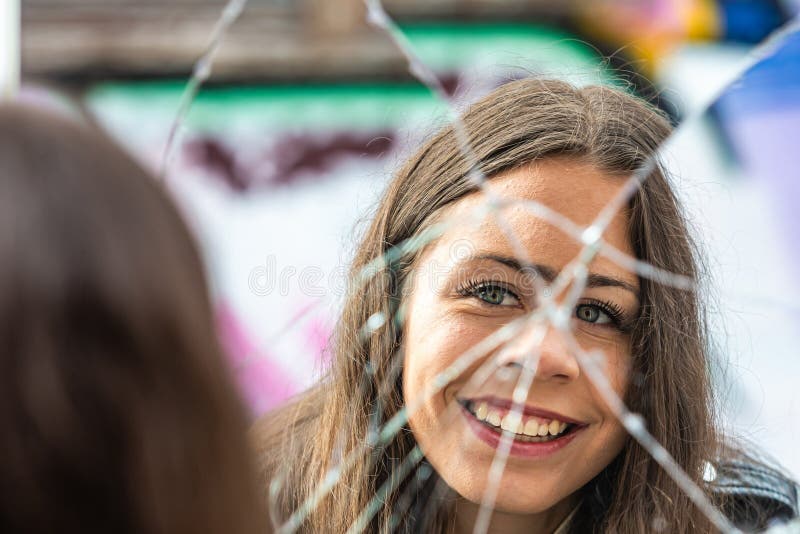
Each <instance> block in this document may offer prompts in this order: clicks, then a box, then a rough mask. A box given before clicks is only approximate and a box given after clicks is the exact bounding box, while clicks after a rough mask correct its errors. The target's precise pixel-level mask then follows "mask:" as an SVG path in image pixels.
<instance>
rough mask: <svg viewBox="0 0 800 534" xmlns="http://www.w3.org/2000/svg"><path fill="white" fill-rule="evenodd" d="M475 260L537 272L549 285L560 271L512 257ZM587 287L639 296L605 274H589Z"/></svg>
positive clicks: (488, 256) (484, 256)
mask: <svg viewBox="0 0 800 534" xmlns="http://www.w3.org/2000/svg"><path fill="white" fill-rule="evenodd" d="M472 259H473V260H490V261H496V262H498V263H502V264H503V265H505V266H507V267H511V268H512V269H514V270H516V271H520V272H522V273H531V272H535V273H538V274H540V275H541V276H542V278H544V279H545V280H546V281H547V282H548V283H550V282H552V281H553V280H555V279H556V277H557V276H558V271H557V270H556V269H554V268H552V267H550V266H549V265H543V264H540V263H523V262H521V261H519V260H518V259H516V258H513V257H511V256H502V255H498V254H480V255H478V256H473V257H472ZM586 287H590V288H592V287H619V288H621V289H625V290H627V291H630V292H631V293H633V294H634V295H636V296H637V297H638V296H639V289H638V288H637V287H636V286H634V285H633V284H631V283H630V282H627V281H625V280H622V279H620V278H615V277H613V276H606V275H603V274H597V273H589V275H588V276H587V278H586Z"/></svg>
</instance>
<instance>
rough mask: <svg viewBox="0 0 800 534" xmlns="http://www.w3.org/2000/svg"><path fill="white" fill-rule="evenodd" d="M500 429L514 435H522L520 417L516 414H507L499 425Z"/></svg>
mask: <svg viewBox="0 0 800 534" xmlns="http://www.w3.org/2000/svg"><path fill="white" fill-rule="evenodd" d="M500 428H502V429H503V430H507V431H508V432H514V433H515V434H521V433H522V428H523V426H522V417H521V416H520V414H518V413H513V412H508V413H507V414H506V416H505V417H503V420H502V422H501V423H500Z"/></svg>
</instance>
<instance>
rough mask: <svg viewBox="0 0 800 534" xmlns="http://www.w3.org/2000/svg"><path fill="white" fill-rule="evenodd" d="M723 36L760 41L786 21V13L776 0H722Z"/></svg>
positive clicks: (733, 39) (720, 9)
mask: <svg viewBox="0 0 800 534" xmlns="http://www.w3.org/2000/svg"><path fill="white" fill-rule="evenodd" d="M718 9H719V15H720V19H721V24H722V38H723V39H725V40H729V41H740V42H745V43H759V42H761V41H762V40H763V39H764V38H765V37H766V36H767V35H769V34H770V32H772V31H773V30H774V29H775V28H777V27H779V26H780V25H781V24H783V23H784V22H786V19H787V17H786V14H785V12H784V9H783V8H782V7H781V5H780V4H779V3H778V2H777V1H775V0H722V1H720V2H719V7H718Z"/></svg>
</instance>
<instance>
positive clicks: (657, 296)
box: [255, 80, 797, 533]
mask: <svg viewBox="0 0 800 534" xmlns="http://www.w3.org/2000/svg"><path fill="white" fill-rule="evenodd" d="M463 120H464V124H465V126H466V131H467V132H468V136H469V140H470V144H471V148H472V155H471V157H474V158H475V159H474V161H476V162H477V166H478V168H479V169H480V171H481V172H482V173H483V175H485V176H487V177H488V182H487V183H486V188H485V190H484V191H480V190H479V187H478V186H477V185H476V182H475V180H474V179H473V178H472V175H471V174H470V173H469V172H468V171H469V169H470V165H469V163H470V162H469V161H466V160H465V157H464V156H463V155H462V150H461V147H459V145H458V143H457V141H456V139H457V136H456V135H454V133H453V131H452V130H450V129H445V130H443V131H442V132H440V133H438V134H437V135H435V136H434V137H433V138H431V139H430V140H428V141H427V142H426V143H425V144H424V145H423V146H422V148H421V149H420V150H419V151H418V152H417V153H416V154H415V155H414V156H413V157H412V158H411V159H410V160H409V161H408V162H407V164H406V165H405V166H404V167H403V168H402V169H401V170H400V172H399V173H398V175H397V176H396V177H395V179H394V180H393V182H392V183H391V185H390V186H389V189H388V191H387V193H386V195H385V196H384V198H383V200H382V201H381V203H380V205H379V207H378V210H377V213H376V214H375V218H374V221H373V222H372V225H371V226H370V227H369V230H368V231H367V233H366V236H365V237H364V239H363V241H362V243H361V246H360V248H359V249H358V252H357V255H356V258H355V263H354V266H353V279H354V281H355V282H354V287H353V290H352V292H351V294H350V297H349V300H348V301H347V302H346V303H345V306H344V310H343V313H342V318H341V320H340V322H339V326H338V331H337V333H336V337H335V340H334V342H335V357H334V360H333V365H332V368H331V369H330V373H329V376H328V377H327V378H326V379H325V380H323V381H322V383H320V384H319V385H318V386H316V387H315V388H313V389H312V390H311V391H309V392H307V393H306V394H304V395H302V396H300V397H299V398H298V399H297V400H296V401H295V402H294V403H292V404H291V405H290V406H288V407H287V408H285V409H283V410H282V411H281V412H279V413H276V414H272V415H268V416H267V417H265V418H264V419H263V420H262V421H261V422H260V424H259V425H258V427H257V428H256V431H255V434H256V439H258V440H259V442H260V444H261V445H262V446H263V447H264V448H265V450H268V451H272V453H271V454H268V455H265V457H264V459H263V468H264V473H265V477H266V478H267V479H268V480H269V481H270V487H271V497H272V508H273V521H274V522H275V523H276V524H278V525H280V524H285V525H288V526H291V527H294V526H299V527H301V529H302V530H303V531H307V532H323V531H324V532H344V531H345V530H347V529H348V528H350V527H351V526H353V525H355V526H357V527H359V528H360V526H361V525H362V523H360V521H362V520H363V519H364V518H365V517H367V518H368V519H369V521H368V522H367V523H366V530H368V531H370V532H388V531H391V530H393V529H397V530H399V531H402V532H457V533H461V532H472V531H473V528H474V525H475V523H476V521H481V520H483V519H482V517H484V516H482V515H481V511H480V505H481V503H482V502H484V501H485V500H486V498H487V496H490V495H493V492H494V490H493V489H492V485H491V480H492V478H493V477H492V476H491V475H490V473H491V472H492V470H493V468H492V466H493V463H494V461H495V458H496V457H497V456H498V455H497V452H498V450H501V449H503V448H504V447H506V448H508V450H509V454H508V458H507V460H506V461H505V463H504V465H503V466H502V467H503V469H502V476H501V477H500V478H499V479H497V480H498V484H497V486H496V498H494V499H493V508H494V513H493V515H492V517H491V523H490V525H489V530H490V531H492V532H506V533H511V532H526V533H538V532H553V531H555V530H558V532H568V531H570V532H615V533H616V532H619V533H634V532H637V533H638V532H648V531H653V530H666V531H669V532H706V531H710V530H712V524H711V522H710V520H709V518H707V517H706V516H705V515H704V514H703V513H702V512H701V511H700V510H699V509H698V508H697V507H696V506H695V505H694V504H693V503H692V501H691V500H690V499H689V497H688V496H687V495H686V493H685V492H684V491H682V490H681V489H680V488H679V487H678V486H677V485H676V484H675V483H674V482H673V480H672V479H671V478H670V476H669V475H668V474H667V473H666V472H665V471H664V470H663V469H661V467H659V465H658V464H657V463H656V462H655V460H654V459H653V458H652V457H651V455H650V454H649V453H647V452H646V451H645V450H644V449H643V448H642V447H641V446H640V445H639V444H638V443H637V442H636V441H634V440H632V439H630V438H629V437H628V435H627V433H626V432H625V430H624V428H623V427H622V426H621V424H620V423H619V422H618V420H617V418H616V417H615V414H614V413H613V412H612V410H611V409H610V408H609V406H608V403H607V402H605V399H604V398H603V397H602V396H601V395H600V394H599V392H598V388H597V387H596V385H595V383H594V382H593V381H592V380H590V379H589V377H588V376H587V372H586V369H585V368H584V366H583V365H582V364H581V361H580V359H579V358H578V355H577V354H576V349H575V346H577V347H579V349H578V350H581V351H586V352H595V353H596V352H598V351H599V352H601V353H602V354H603V360H602V370H603V372H604V374H605V377H606V379H607V380H608V382H609V384H610V386H611V388H612V389H613V392H614V393H615V394H616V395H617V396H619V397H622V398H623V399H624V400H625V402H626V404H627V406H628V407H629V408H630V409H631V410H632V411H634V412H636V413H639V414H641V415H642V417H643V418H644V420H645V421H646V422H647V425H648V428H649V431H650V432H651V433H652V435H653V436H654V437H655V438H656V439H657V440H658V441H659V442H660V443H662V444H663V445H664V447H665V448H666V450H667V451H668V452H669V453H670V455H671V456H672V457H673V458H674V459H675V461H676V462H677V464H678V465H679V466H680V467H681V468H682V469H683V471H685V472H686V473H687V475H688V476H689V478H690V479H691V480H692V481H693V482H694V483H695V484H697V485H698V486H699V487H701V488H703V490H704V492H705V493H706V496H707V498H708V499H710V500H711V501H712V502H713V503H714V504H716V505H718V506H720V507H721V508H722V510H723V511H724V512H725V513H726V514H727V515H728V517H729V518H730V519H731V520H732V521H734V522H735V523H737V524H739V525H741V526H745V527H756V526H758V527H760V526H763V525H765V524H766V523H767V522H768V521H769V520H771V519H775V518H786V517H791V516H792V515H795V514H796V513H797V505H796V490H795V488H794V486H793V484H792V483H791V482H789V481H786V480H784V479H783V478H782V477H780V476H779V475H777V473H776V472H774V471H773V470H771V469H769V468H766V467H764V466H762V465H761V464H759V463H755V462H749V461H747V460H746V458H745V457H744V456H743V455H740V454H736V453H734V452H733V449H732V448H731V447H729V446H728V445H727V444H726V443H725V442H724V440H723V438H722V436H721V435H720V433H719V431H718V428H717V424H716V420H715V417H714V413H713V402H712V400H713V399H712V391H711V389H710V384H709V361H708V359H709V357H708V354H707V347H708V340H707V338H706V332H705V323H704V318H703V313H702V307H701V303H700V302H699V299H698V294H697V293H696V291H694V290H686V289H679V288H676V287H672V286H670V285H665V284H661V283H655V282H653V281H651V280H650V279H648V278H644V277H639V276H637V275H636V274H634V273H632V272H630V271H629V270H627V269H625V268H623V267H621V266H620V265H618V264H617V263H615V262H613V261H610V260H609V259H608V258H606V257H604V256H602V255H600V256H596V257H595V258H594V259H593V261H591V263H589V264H588V273H587V276H586V284H585V287H584V288H582V291H579V292H578V294H577V295H573V296H570V291H573V292H575V291H578V290H577V289H574V290H573V288H575V287H576V286H575V284H571V285H568V286H566V287H564V288H563V290H562V291H557V292H556V293H554V294H553V295H547V294H545V296H544V297H541V296H538V297H537V292H538V291H541V290H542V287H543V284H542V282H551V281H552V280H553V279H554V278H556V277H557V276H558V275H559V273H562V271H564V270H565V269H568V268H569V269H570V270H571V269H572V267H571V265H572V264H571V263H570V262H571V260H572V259H573V258H575V257H576V255H578V253H579V251H580V250H581V246H582V245H581V243H579V242H578V241H576V239H575V238H574V236H571V235H568V233H566V232H565V231H564V230H563V229H562V228H561V227H558V226H553V225H552V224H550V223H549V222H545V221H543V220H542V219H539V218H536V217H534V216H532V215H531V213H530V210H529V209H527V208H526V206H530V204H531V201H533V202H537V203H540V204H544V205H545V206H547V207H548V208H550V209H552V210H555V211H557V212H559V213H561V214H562V215H565V216H567V217H568V218H569V219H571V220H572V222H574V223H575V224H577V225H580V227H586V226H588V225H590V224H591V223H592V222H593V221H594V220H595V218H596V217H597V216H598V214H599V213H600V211H601V209H602V208H603V207H604V206H605V205H607V204H608V203H609V202H610V201H611V200H612V198H614V197H615V196H616V195H617V194H618V193H619V192H620V188H621V187H622V184H623V183H624V182H625V179H626V177H627V176H628V175H630V174H631V173H632V172H633V171H634V170H636V169H639V168H641V167H642V166H643V165H644V164H645V162H646V161H648V158H650V156H652V155H653V154H654V152H655V150H656V149H657V147H658V146H659V145H660V144H661V143H662V142H663V141H664V140H665V139H666V137H667V136H668V134H669V132H670V128H669V125H668V123H667V121H666V120H665V119H664V118H663V117H662V116H661V115H660V114H659V113H657V112H656V111H654V110H653V109H651V108H650V107H649V106H648V105H646V104H645V103H643V102H641V101H639V100H637V99H636V98H634V97H632V96H630V95H627V94H625V93H623V92H621V91H617V90H613V89H609V88H605V87H587V88H583V89H576V88H574V87H572V86H570V85H568V84H566V83H562V82H558V81H550V80H522V81H517V82H513V83H509V84H507V85H504V86H502V87H501V88H499V89H497V90H496V91H494V92H493V93H492V94H490V95H489V96H487V97H486V98H484V99H483V100H481V101H479V102H478V103H476V104H475V105H473V106H472V107H471V108H470V109H469V110H468V111H467V112H466V114H465V115H464V117H463ZM487 199H490V200H492V201H493V203H494V205H496V206H500V208H498V209H499V217H498V216H495V215H494V214H493V213H491V212H487V211H479V209H480V207H481V206H485V205H486V203H487ZM498 201H499V203H498ZM447 221H456V222H455V223H451V224H449V225H448V224H447ZM500 221H504V222H503V223H501V222H500ZM437 225H439V226H437ZM441 225H444V228H445V230H444V233H443V234H442V235H441V236H440V237H438V239H436V240H435V241H433V242H432V243H429V244H427V245H426V246H425V247H422V248H420V249H419V250H417V251H415V252H414V253H413V254H408V255H400V254H398V253H397V250H398V249H397V247H398V246H402V245H404V244H407V243H408V240H409V239H411V238H414V237H419V236H424V235H429V234H430V230H431V228H440V227H441ZM512 235H513V236H514V237H513V238H512V237H510V236H512ZM603 238H604V240H605V242H606V243H607V244H609V245H611V246H613V247H615V248H617V249H618V250H620V251H622V252H624V253H626V254H628V255H629V256H633V257H636V258H638V259H640V260H642V261H644V262H647V263H649V264H652V265H654V266H656V267H658V268H660V269H663V270H666V271H669V272H672V273H675V274H677V275H680V276H682V277H684V279H686V278H688V279H690V280H692V281H696V280H697V278H698V267H697V260H696V250H695V247H694V245H693V243H692V242H691V240H690V238H689V236H688V233H687V230H686V224H685V221H684V219H683V216H682V214H681V211H680V207H679V206H678V203H677V201H676V199H675V196H674V194H673V193H672V191H671V189H670V186H669V184H668V182H667V180H666V178H665V175H664V172H663V171H662V170H661V168H660V167H655V168H654V169H653V170H652V172H650V173H649V175H648V176H647V178H646V180H645V181H644V183H643V184H642V186H641V188H640V189H639V190H638V191H637V192H636V193H635V194H634V195H633V196H632V198H631V199H630V201H629V202H628V203H627V206H626V207H625V209H622V210H620V211H619V212H618V213H617V214H616V215H615V216H614V217H613V219H611V220H610V224H609V226H608V228H607V229H606V231H605V233H604V235H603ZM385 255H386V256H385ZM381 257H387V260H386V262H385V264H384V265H385V269H384V270H383V271H381V272H378V273H374V272H372V273H371V275H370V276H366V277H365V276H363V274H364V272H365V269H367V271H369V268H372V266H374V265H375V262H374V261H373V260H374V259H375V258H381ZM570 272H571V271H570ZM579 289H580V288H579ZM547 299H550V301H552V302H555V303H556V304H558V305H564V304H565V303H568V304H567V305H568V306H569V308H568V312H569V316H570V319H569V323H568V325H569V328H568V329H565V328H558V329H557V328H554V327H552V321H541V320H539V321H538V322H534V323H533V324H532V326H527V327H526V328H524V329H521V330H518V331H517V332H516V333H515V335H513V336H512V338H511V340H510V341H509V342H508V343H504V344H500V345H499V346H492V347H490V350H488V351H486V353H485V354H483V356H482V358H480V359H478V360H477V361H476V362H475V363H474V364H472V365H469V366H468V367H466V368H465V369H460V372H459V373H457V374H455V375H454V376H448V380H447V381H446V383H440V382H437V381H438V380H439V378H440V377H441V373H443V372H445V371H446V370H447V369H449V368H450V366H452V365H453V364H454V363H455V362H458V361H459V359H460V358H461V357H462V356H463V355H464V354H465V353H468V351H469V350H470V347H475V346H476V344H478V343H480V342H482V341H485V340H487V339H490V336H492V335H493V334H496V333H497V332H498V331H500V329H502V328H505V327H508V326H509V325H512V324H514V321H517V322H519V321H518V320H519V319H521V318H523V317H530V316H531V315H532V314H533V315H534V316H535V314H536V312H537V310H540V308H543V306H542V305H543V303H545V302H546V300H547ZM387 318H392V319H393V320H386V319H387ZM365 325H368V328H365ZM542 325H544V326H542ZM526 367H527V368H528V369H534V371H529V372H528V374H530V373H531V372H532V373H533V377H532V382H531V383H530V387H525V386H522V387H524V390H523V392H524V393H525V395H524V399H522V402H521V403H519V404H520V406H521V410H522V413H521V417H519V416H517V417H515V416H514V415H513V414H514V410H512V406H513V405H514V404H515V403H516V401H515V400H514V399H515V396H514V390H515V386H516V385H517V384H519V383H520V382H521V381H522V383H524V377H525V369H526ZM434 384H440V385H442V387H437V388H433V389H431V386H432V385H434ZM403 407H406V408H407V410H408V414H409V417H408V425H407V426H406V427H405V428H404V429H403V430H402V431H400V432H398V433H397V434H395V435H393V436H391V439H389V440H388V441H387V442H384V441H383V440H381V439H376V438H375V437H374V436H376V431H377V430H380V429H381V425H383V423H385V422H386V421H388V420H390V418H392V417H393V416H394V415H395V414H396V413H398V411H399V410H401V409H402V408H403ZM510 414H511V415H510ZM504 436H505V438H504ZM509 440H510V441H509ZM365 442H367V443H368V444H369V445H370V446H368V447H365V446H364V444H365ZM504 442H506V445H503V443H504ZM509 445H510V447H509ZM278 446H282V447H283V453H282V454H280V455H276V454H274V451H275V450H276V449H275V447H278ZM418 451H419V452H421V454H423V455H424V459H423V460H422V465H421V467H420V468H419V470H418V471H417V474H416V475H415V476H408V477H406V473H405V472H404V469H405V467H404V463H403V462H404V459H406V458H409V455H411V456H410V457H411V458H413V457H414V455H415V454H417V453H418ZM743 463H747V470H743V469H739V468H738V467H737V465H740V464H743ZM331 469H334V471H333V472H334V474H335V476H336V477H337V478H336V480H337V483H336V484H335V485H333V486H332V488H331V489H330V491H326V492H324V493H315V491H316V490H318V488H320V487H321V486H322V482H323V480H324V479H325V477H326V474H327V473H328V472H329V470H331ZM420 473H421V474H420ZM427 473H431V474H430V476H427ZM742 473H757V475H758V476H759V477H762V478H763V481H766V482H764V483H763V484H761V485H760V486H759V485H757V484H751V483H750V482H749V481H748V480H745V478H746V477H745V476H744V475H742ZM704 475H705V479H704ZM737 477H738V478H737ZM330 480H332V479H329V480H328V481H330ZM763 481H762V482H763ZM756 486H758V487H756ZM322 487H324V486H322ZM765 488H766V489H765ZM760 490H763V491H760ZM376 494H377V495H378V498H374V496H375V495H376ZM309 503H311V504H313V506H307V505H309ZM365 507H366V508H367V509H370V510H371V511H372V512H374V514H372V513H370V514H369V515H368V516H364V515H363V514H362V512H363V510H364V509H365ZM298 508H299V510H300V511H299V512H298V513H295V514H294V515H292V514H293V512H295V511H296V510H298ZM306 512H307V513H306ZM276 516H277V517H276ZM298 520H299V521H298ZM287 521H288V522H287Z"/></svg>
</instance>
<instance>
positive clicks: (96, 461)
mask: <svg viewBox="0 0 800 534" xmlns="http://www.w3.org/2000/svg"><path fill="white" fill-rule="evenodd" d="M246 424H247V422H246V417H245V414H244V410H243V408H242V406H241V405H240V402H239V399H238V398H237V395H236V392H235V390H234V388H233V386H232V383H231V380H230V378H229V376H228V372H227V369H226V368H225V365H224V361H223V358H222V355H221V353H220V350H219V348H218V344H217V340H216V338H215V336H214V322H213V317H212V313H211V303H210V301H209V296H208V291H207V286H206V279H205V275H204V272H203V268H202V265H201V262H200V257H199V254H198V252H197V249H196V247H195V245H194V243H193V240H192V238H191V236H190V234H189V231H188V230H187V228H186V226H185V225H184V223H183V221H182V220H181V218H180V216H179V215H178V213H177V211H176V209H175V208H174V206H173V205H172V204H171V203H170V202H169V200H168V199H167V196H166V195H165V193H164V192H163V191H162V190H161V188H160V187H159V186H158V185H157V184H156V183H155V181H154V180H153V179H152V178H151V177H150V176H149V175H148V173H146V172H145V171H144V170H142V169H141V168H140V167H139V166H138V165H137V164H135V163H134V162H133V161H132V160H131V159H130V158H129V157H128V156H127V155H125V154H124V153H123V152H122V150H120V149H119V148H117V147H116V146H115V145H114V144H113V143H112V142H111V141H109V140H108V139H107V138H106V137H105V136H103V135H101V134H100V133H99V132H97V131H94V130H92V129H90V128H88V127H84V126H81V125H79V124H77V123H74V122H71V121H67V120H64V119H60V118H57V117H54V116H51V115H49V114H45V113H42V112H40V111H36V110H32V109H27V108H23V107H17V106H10V105H3V106H0V451H2V454H0V532H9V533H11V532H13V533H23V534H24V533H30V534H44V533H50V532H62V533H110V532H114V533H121V534H124V533H131V534H133V533H137V534H142V533H148V534H156V533H160V534H175V533H184V534H190V533H197V532H209V533H220V534H221V533H230V532H236V533H256V532H263V520H264V512H263V509H262V507H261V506H260V503H259V501H258V498H257V492H256V487H255V480H254V477H253V475H252V473H253V471H252V469H253V465H252V459H251V457H250V453H249V449H248V444H247V441H246Z"/></svg>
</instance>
